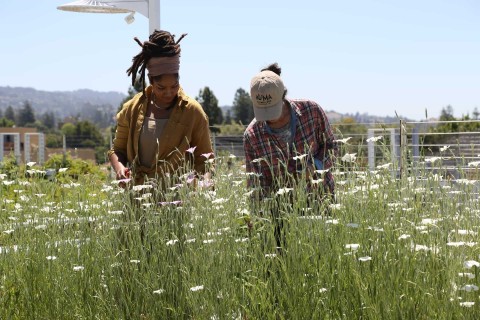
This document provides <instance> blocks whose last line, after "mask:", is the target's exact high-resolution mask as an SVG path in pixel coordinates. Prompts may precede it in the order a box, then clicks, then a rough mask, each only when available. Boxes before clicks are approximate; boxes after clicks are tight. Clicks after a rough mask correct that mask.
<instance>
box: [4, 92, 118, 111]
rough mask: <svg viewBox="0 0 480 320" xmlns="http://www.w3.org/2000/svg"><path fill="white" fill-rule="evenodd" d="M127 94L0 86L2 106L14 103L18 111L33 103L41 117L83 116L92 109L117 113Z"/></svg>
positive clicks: (13, 105)
mask: <svg viewBox="0 0 480 320" xmlns="http://www.w3.org/2000/svg"><path fill="white" fill-rule="evenodd" d="M125 97H126V94H123V93H120V92H113V91H111V92H99V91H94V90H88V89H81V90H75V91H41V90H36V89H33V88H23V87H1V86H0V109H1V110H5V109H6V108H7V107H8V106H11V107H12V108H13V109H14V110H16V109H19V108H21V107H23V105H24V103H25V101H28V102H29V103H30V105H31V106H32V109H33V110H34V112H35V114H36V115H37V116H39V115H42V114H43V113H45V112H46V111H51V112H53V113H54V114H55V116H56V117H57V118H65V117H68V116H76V115H82V114H84V113H85V112H86V111H87V110H89V111H88V112H91V110H90V109H102V110H101V111H102V112H105V113H111V114H112V115H113V114H115V112H116V110H117V109H118V106H119V105H120V103H121V101H122V100H123V99H124V98H125Z"/></svg>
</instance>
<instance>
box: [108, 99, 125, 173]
mask: <svg viewBox="0 0 480 320" xmlns="http://www.w3.org/2000/svg"><path fill="white" fill-rule="evenodd" d="M126 114H127V110H126V108H123V109H122V110H121V111H120V112H119V113H118V114H117V129H116V131H115V138H114V140H113V147H112V149H110V150H109V151H108V159H109V161H110V164H111V165H112V168H113V170H114V171H115V176H116V178H117V180H120V179H126V178H128V177H129V169H128V168H127V163H128V159H127V156H126V153H127V140H128V134H129V132H130V126H129V121H128V119H127V115H126Z"/></svg>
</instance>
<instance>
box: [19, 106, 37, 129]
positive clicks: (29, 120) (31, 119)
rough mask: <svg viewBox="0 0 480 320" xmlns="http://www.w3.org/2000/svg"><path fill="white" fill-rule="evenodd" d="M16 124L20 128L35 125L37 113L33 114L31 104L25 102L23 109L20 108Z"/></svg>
mask: <svg viewBox="0 0 480 320" xmlns="http://www.w3.org/2000/svg"><path fill="white" fill-rule="evenodd" d="M16 124H17V125H18V126H19V127H25V126H28V125H30V126H32V125H34V124H35V113H34V112H33V108H32V105H31V104H30V102H28V101H25V102H24V104H23V107H22V108H20V110H19V112H18V115H17V122H16Z"/></svg>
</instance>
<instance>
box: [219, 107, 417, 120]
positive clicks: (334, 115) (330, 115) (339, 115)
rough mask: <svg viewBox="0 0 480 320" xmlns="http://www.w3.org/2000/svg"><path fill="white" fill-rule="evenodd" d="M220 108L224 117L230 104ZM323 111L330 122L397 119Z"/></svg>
mask: <svg viewBox="0 0 480 320" xmlns="http://www.w3.org/2000/svg"><path fill="white" fill-rule="evenodd" d="M220 109H221V110H222V112H223V116H224V117H225V116H226V115H227V112H228V111H230V110H231V109H232V107H231V106H221V107H220ZM325 113H326V114H327V117H328V119H329V120H330V122H332V123H335V122H340V121H342V120H343V119H345V118H353V119H355V122H357V123H392V122H394V123H397V122H398V121H399V119H398V118H397V117H379V116H375V115H369V114H368V113H362V114H360V113H358V112H357V113H355V114H350V113H344V114H342V113H339V112H336V111H333V110H330V111H327V110H325ZM403 120H405V121H411V120H409V119H406V118H403Z"/></svg>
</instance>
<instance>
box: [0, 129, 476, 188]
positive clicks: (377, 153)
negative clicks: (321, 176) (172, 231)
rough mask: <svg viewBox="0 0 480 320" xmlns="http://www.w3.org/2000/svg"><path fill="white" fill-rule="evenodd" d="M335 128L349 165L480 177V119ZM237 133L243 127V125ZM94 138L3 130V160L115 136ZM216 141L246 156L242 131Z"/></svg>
mask: <svg viewBox="0 0 480 320" xmlns="http://www.w3.org/2000/svg"><path fill="white" fill-rule="evenodd" d="M331 126H332V129H333V131H334V134H335V138H336V140H337V142H338V144H339V147H340V152H339V157H338V158H337V162H338V164H339V165H340V167H345V168H348V167H349V166H352V165H353V164H354V165H355V168H357V169H358V170H378V169H380V168H385V167H389V168H390V169H391V170H392V172H394V173H396V174H397V175H402V174H406V173H408V174H415V172H416V171H417V170H418V169H426V170H431V171H443V174H444V175H449V176H452V177H455V178H457V179H458V178H461V177H472V176H476V175H477V176H478V171H479V167H480V166H479V164H480V120H463V121H422V122H406V121H402V120H399V121H398V122H397V123H345V122H335V123H332V124H331ZM216 131H218V130H216ZM237 131H242V128H240V130H237ZM88 139H89V137H87V136H69V137H65V136H63V139H62V145H61V146H60V147H58V148H48V147H46V141H45V136H44V135H43V134H42V133H18V132H17V133H15V132H9V133H2V132H1V131H0V143H1V145H0V161H2V159H3V157H4V156H5V155H6V154H8V153H9V152H13V153H14V155H15V156H16V157H17V159H18V161H19V162H25V163H26V162H29V161H37V162H39V163H42V162H43V161H45V159H46V158H48V156H49V155H50V154H52V153H67V152H68V153H70V154H71V156H73V157H80V158H90V159H92V160H95V151H94V150H95V149H98V148H99V147H104V148H105V149H108V148H109V146H110V145H111V143H112V141H113V137H112V136H107V137H105V144H104V145H103V146H100V145H98V143H97V144H91V145H90V147H89V148H77V147H76V146H77V145H78V144H79V143H81V142H83V143H85V141H86V140H88ZM212 143H213V147H214V152H215V154H217V155H235V156H236V157H238V158H239V159H243V158H244V157H245V154H244V150H243V135H242V134H241V133H237V134H230V135H227V134H221V133H212ZM97 151H98V150H97ZM97 158H98V152H97ZM105 160H106V159H105ZM97 161H98V159H97Z"/></svg>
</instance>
